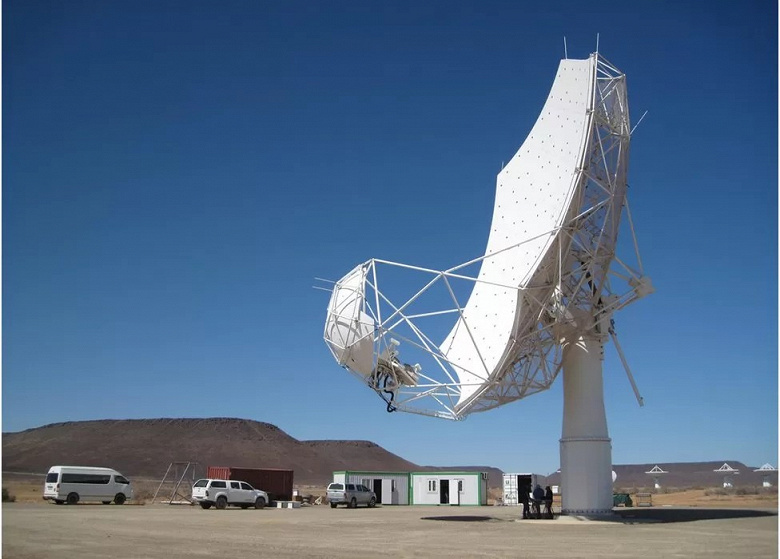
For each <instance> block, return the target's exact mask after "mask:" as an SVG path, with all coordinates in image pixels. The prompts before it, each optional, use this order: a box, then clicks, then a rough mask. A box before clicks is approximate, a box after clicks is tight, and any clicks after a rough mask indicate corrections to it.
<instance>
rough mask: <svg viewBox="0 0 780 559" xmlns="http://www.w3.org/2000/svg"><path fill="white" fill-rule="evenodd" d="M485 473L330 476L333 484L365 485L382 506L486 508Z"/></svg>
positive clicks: (344, 473) (350, 473) (343, 473)
mask: <svg viewBox="0 0 780 559" xmlns="http://www.w3.org/2000/svg"><path fill="white" fill-rule="evenodd" d="M487 478H488V475H487V473H486V472H367V471H355V470H346V471H339V472H333V482H334V483H355V484H361V485H365V486H366V487H368V488H369V489H371V490H372V491H373V492H374V493H376V500H377V503H380V504H383V505H445V506H450V505H463V506H466V505H471V506H480V505H487V495H488V491H487V489H488V486H487Z"/></svg>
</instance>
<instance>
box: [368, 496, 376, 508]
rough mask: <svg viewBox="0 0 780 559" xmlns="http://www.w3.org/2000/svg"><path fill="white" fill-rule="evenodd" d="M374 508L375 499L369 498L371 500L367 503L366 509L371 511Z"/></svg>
mask: <svg viewBox="0 0 780 559" xmlns="http://www.w3.org/2000/svg"><path fill="white" fill-rule="evenodd" d="M375 506H376V499H374V498H373V497H371V500H370V501H369V502H368V508H370V509H372V508H374V507H375Z"/></svg>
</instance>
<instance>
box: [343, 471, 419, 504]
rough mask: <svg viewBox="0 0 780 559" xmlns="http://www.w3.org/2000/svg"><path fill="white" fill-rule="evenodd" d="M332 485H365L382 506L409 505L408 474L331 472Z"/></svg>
mask: <svg viewBox="0 0 780 559" xmlns="http://www.w3.org/2000/svg"><path fill="white" fill-rule="evenodd" d="M333 482H334V483H355V484H358V483H359V484H361V485H365V486H366V487H368V488H369V489H371V490H372V491H373V492H374V493H375V494H376V501H377V503H379V504H382V505H408V504H409V472H358V471H349V470H346V471H341V472H333Z"/></svg>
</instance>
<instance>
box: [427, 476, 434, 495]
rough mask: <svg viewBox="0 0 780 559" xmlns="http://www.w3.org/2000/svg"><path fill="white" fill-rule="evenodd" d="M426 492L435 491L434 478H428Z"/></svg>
mask: <svg viewBox="0 0 780 559" xmlns="http://www.w3.org/2000/svg"><path fill="white" fill-rule="evenodd" d="M428 493H436V480H435V479H429V480H428Z"/></svg>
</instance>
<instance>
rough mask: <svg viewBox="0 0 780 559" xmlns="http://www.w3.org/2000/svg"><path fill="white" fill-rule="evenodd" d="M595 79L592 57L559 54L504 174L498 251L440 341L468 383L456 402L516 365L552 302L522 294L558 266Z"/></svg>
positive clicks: (494, 244) (493, 233) (495, 228)
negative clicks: (523, 341)
mask: <svg viewBox="0 0 780 559" xmlns="http://www.w3.org/2000/svg"><path fill="white" fill-rule="evenodd" d="M592 79H593V67H592V64H591V61H590V60H562V61H561V62H560V65H559V66H558V73H557V75H556V76H555V82H554V83H553V86H552V89H551V91H550V95H549V96H548V97H547V102H546V103H545V104H544V108H543V109H542V112H541V114H540V115H539V118H538V120H537V121H536V124H534V127H533V129H532V130H531V133H530V134H529V135H528V138H526V140H525V142H524V143H523V145H522V146H521V147H520V149H519V150H518V152H517V154H515V156H514V157H513V158H512V159H511V161H510V162H509V164H508V165H507V166H506V167H504V169H503V170H502V171H501V172H500V173H499V175H498V178H497V181H496V200H495V205H494V208H493V222H492V224H491V227H490V236H489V237H488V243H487V249H486V251H485V254H486V255H491V254H495V255H496V256H495V257H493V258H486V259H485V260H484V262H483V263H482V267H481V269H480V272H479V280H480V281H479V282H478V283H476V285H475V286H474V291H473V292H472V294H471V297H470V298H469V300H468V303H467V305H466V308H465V309H464V311H463V315H462V317H461V318H459V319H458V321H457V323H456V324H455V326H454V327H453V329H452V331H451V332H450V333H449V335H448V336H447V337H446V338H445V340H444V342H442V344H441V346H440V347H441V349H442V352H443V353H444V354H445V355H446V356H447V359H448V360H449V361H450V362H451V363H452V364H453V367H454V369H455V371H456V373H457V375H458V379H459V381H460V383H461V384H462V388H461V394H460V398H459V400H458V403H457V407H462V406H463V405H464V403H465V402H468V401H469V400H470V399H472V397H474V396H475V395H477V394H479V393H480V391H481V389H482V388H483V387H484V385H485V383H486V382H488V381H489V380H490V379H491V378H492V377H495V376H496V375H500V374H501V372H502V369H503V368H505V367H507V366H511V363H512V358H513V355H512V345H513V344H512V340H513V339H515V338H516V337H517V335H518V334H521V333H522V332H524V331H526V330H527V329H528V328H529V327H531V326H532V325H533V324H534V323H535V322H536V320H537V319H538V316H539V314H540V311H541V307H542V305H544V304H545V303H546V300H547V298H548V294H546V293H538V292H537V293H529V296H528V297H523V296H522V294H523V290H524V289H526V288H532V287H533V286H534V285H548V284H549V283H550V282H549V280H550V279H551V274H552V275H554V272H555V271H554V270H549V269H548V267H547V266H545V264H547V263H548V262H549V260H550V259H549V258H547V254H548V253H549V252H550V251H551V250H552V249H553V245H554V241H555V239H556V237H557V236H558V234H559V229H560V227H561V226H562V225H563V224H564V222H565V220H566V217H567V216H568V215H569V213H570V207H571V205H572V201H573V200H574V191H575V189H576V187H577V185H578V184H579V182H580V169H581V167H582V159H583V153H584V152H585V147H586V145H587V140H588V121H589V113H588V106H589V103H590V101H591V98H592V91H593V85H592ZM524 240H528V242H526V243H523V244H519V243H521V242H522V241H524ZM537 275H540V276H542V277H537ZM499 285H504V286H518V287H519V288H520V289H519V290H518V289H509V288H507V287H499Z"/></svg>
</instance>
